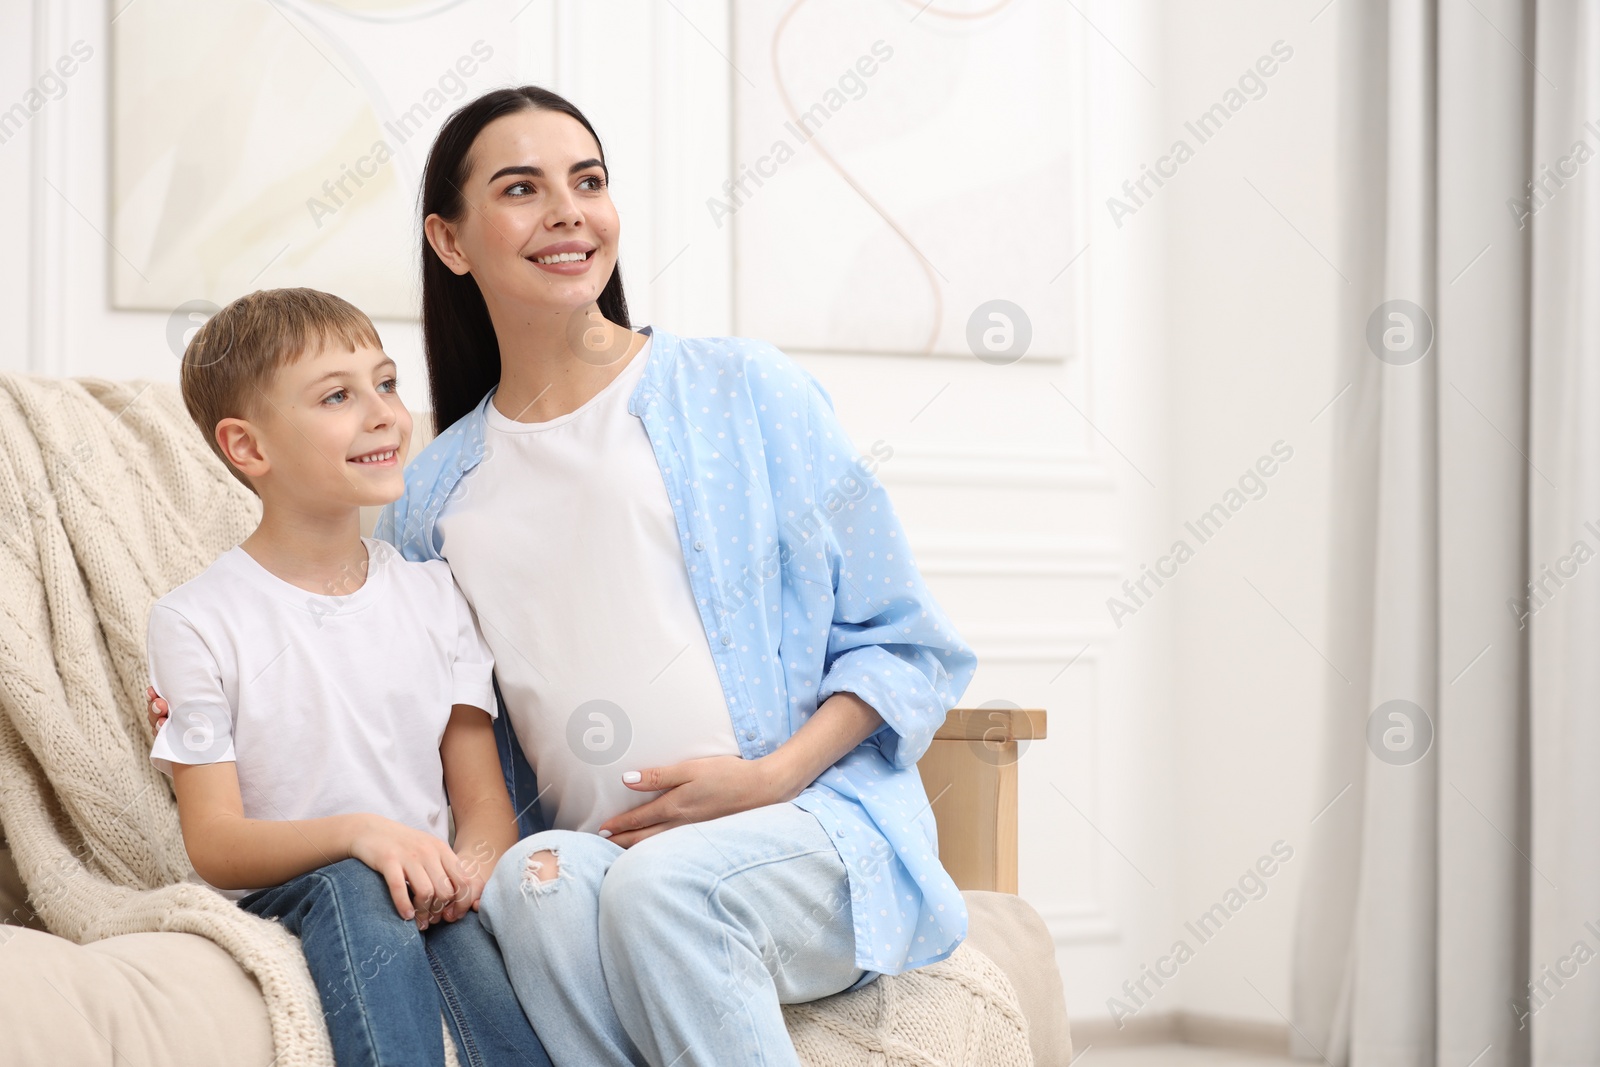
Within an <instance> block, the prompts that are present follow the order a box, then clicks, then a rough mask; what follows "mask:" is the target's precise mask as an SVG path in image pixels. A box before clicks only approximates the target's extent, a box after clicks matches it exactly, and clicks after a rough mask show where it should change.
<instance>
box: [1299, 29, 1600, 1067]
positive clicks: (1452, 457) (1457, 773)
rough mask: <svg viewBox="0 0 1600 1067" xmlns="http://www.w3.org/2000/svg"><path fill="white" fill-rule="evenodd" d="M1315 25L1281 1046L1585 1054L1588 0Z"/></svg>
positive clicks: (1593, 788) (1597, 330) (1598, 188)
mask: <svg viewBox="0 0 1600 1067" xmlns="http://www.w3.org/2000/svg"><path fill="white" fill-rule="evenodd" d="M1329 17H1333V18H1335V19H1336V20H1337V21H1338V36H1339V45H1338V50H1339V57H1338V63H1339V65H1340V80H1341V85H1340V114H1339V119H1338V129H1337V131H1336V137H1337V142H1338V151H1339V156H1338V158H1339V168H1340V175H1339V178H1340V212H1341V226H1342V233H1341V237H1340V245H1339V248H1338V251H1337V254H1336V255H1335V257H1334V258H1335V262H1336V263H1337V264H1338V266H1339V269H1340V271H1341V273H1342V274H1343V275H1344V276H1345V277H1346V278H1347V279H1348V281H1347V282H1345V283H1343V284H1342V285H1341V288H1342V290H1343V297H1344V299H1343V307H1342V309H1341V314H1340V330H1341V334H1340V339H1339V341H1340V351H1341V369H1342V373H1341V376H1340V384H1341V385H1342V384H1345V383H1348V384H1349V388H1348V390H1346V391H1345V392H1344V393H1343V394H1342V395H1341V396H1340V398H1339V399H1338V400H1337V401H1336V403H1335V405H1334V407H1333V409H1332V411H1333V412H1334V413H1336V417H1337V419H1338V423H1337V429H1336V431H1335V447H1336V450H1337V451H1336V457H1337V458H1336V460H1335V479H1334V493H1335V498H1334V501H1333V514H1334V516H1335V518H1334V529H1333V537H1332V547H1333V556H1334V559H1333V595H1332V598H1331V609H1330V610H1331V612H1332V618H1331V620H1330V621H1331V627H1330V631H1329V633H1330V637H1329V644H1330V647H1329V649H1328V657H1329V659H1330V660H1331V661H1332V663H1333V664H1334V665H1335V667H1336V668H1337V672H1332V673H1330V676H1329V681H1328V692H1329V699H1328V701H1327V708H1328V719H1327V723H1326V730H1325V746H1324V751H1325V753H1326V754H1325V757H1324V773H1323V775H1322V777H1321V780H1320V788H1321V789H1322V793H1321V797H1322V799H1324V800H1326V801H1329V802H1331V803H1330V804H1329V806H1328V807H1327V808H1326V810H1324V811H1323V812H1322V813H1321V814H1320V815H1318V817H1317V819H1316V821H1315V822H1314V823H1313V826H1312V839H1311V848H1310V849H1309V855H1308V863H1309V865H1310V870H1309V872H1308V876H1307V882H1306V889H1305V893H1304V896H1303V899H1302V901H1301V909H1300V915H1299V923H1298V929H1297V935H1296V944H1295V957H1294V1009H1293V1026H1292V1029H1291V1040H1292V1042H1293V1045H1294V1050H1295V1054H1296V1055H1297V1056H1299V1057H1303V1058H1309V1059H1323V1058H1326V1060H1327V1061H1328V1062H1330V1063H1332V1064H1335V1065H1341V1067H1342V1065H1344V1064H1351V1065H1354V1067H1390V1065H1393V1067H1424V1065H1426V1067H1434V1065H1441V1067H1469V1065H1470V1067H1497V1065H1524V1064H1532V1065H1535V1067H1557V1065H1560V1067H1565V1065H1569V1064H1574V1065H1575V1064H1589V1065H1594V1064H1600V4H1596V3H1595V2H1594V0H1438V2H1428V0H1391V2H1389V3H1387V4H1385V3H1379V2H1370V0H1369V2H1365V3H1364V2H1362V0H1339V2H1338V3H1337V4H1336V6H1335V7H1334V8H1333V9H1331V10H1330V11H1329ZM1530 180H1531V181H1532V182H1533V185H1532V186H1531V187H1530V185H1529V182H1530ZM1391 301H1408V302H1410V304H1412V305H1415V306H1416V307H1415V309H1411V308H1407V307H1406V306H1405V305H1396V304H1390V303H1388V302H1391ZM1375 313H1376V314H1375ZM1430 323H1431V326H1432V330H1433V340H1432V344H1431V347H1429V348H1428V349H1427V350H1426V352H1425V354H1422V352H1420V351H1419V347H1418V346H1419V344H1420V342H1419V338H1421V337H1422V336H1423V334H1424V332H1425V330H1426V328H1427V327H1428V326H1429V324H1430ZM1530 581H1532V582H1533V583H1534V584H1533V586H1532V588H1531V589H1530V586H1529V583H1530ZM1394 701H1405V702H1409V705H1408V704H1395V703H1391V702H1394ZM1412 706H1414V708H1413V707H1412ZM1374 719H1376V722H1374ZM1430 733H1431V738H1430V737H1429V736H1428V735H1429V734H1430ZM1530 983H1531V984H1532V985H1531V988H1530Z"/></svg>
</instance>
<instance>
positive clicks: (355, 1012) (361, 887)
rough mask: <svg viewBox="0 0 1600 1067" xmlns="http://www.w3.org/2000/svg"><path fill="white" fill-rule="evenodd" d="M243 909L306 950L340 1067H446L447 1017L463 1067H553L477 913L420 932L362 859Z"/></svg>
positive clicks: (259, 897) (257, 897) (259, 896)
mask: <svg viewBox="0 0 1600 1067" xmlns="http://www.w3.org/2000/svg"><path fill="white" fill-rule="evenodd" d="M239 906H240V907H241V908H244V909H245V910H247V911H250V912H253V913H254V914H256V915H260V916H261V917H263V918H267V919H277V920H279V921H280V922H281V923H282V924H283V927H284V928H285V929H286V930H289V931H290V932H291V933H293V934H295V935H296V936H298V937H299V938H300V944H301V947H302V948H303V949H304V950H305V955H306V963H307V964H308V965H309V966H310V969H311V976H312V978H314V979H315V980H316V983H317V992H318V993H320V994H321V996H322V1011H323V1015H324V1017H325V1018H326V1020H327V1023H328V1033H329V1036H330V1037H331V1038H332V1040H333V1055H334V1059H335V1060H336V1061H337V1062H338V1064H339V1067H379V1065H380V1064H381V1065H382V1067H410V1065H412V1064H415V1065H417V1067H438V1065H439V1064H441V1063H443V1062H444V1039H443V1037H442V1036H441V1034H440V1031H439V1014H440V1010H441V1009H443V1010H444V1014H445V1017H446V1018H447V1019H448V1020H449V1025H450V1030H451V1033H452V1034H453V1035H454V1036H455V1042H456V1053H457V1055H458V1056H459V1057H460V1060H461V1063H462V1064H463V1067H498V1065H501V1064H506V1065H511V1064H515V1065H517V1067H550V1059H549V1057H548V1056H546V1055H545V1051H544V1046H543V1045H541V1044H540V1043H539V1038H538V1037H537V1035H535V1034H534V1032H533V1027H532V1026H530V1025H529V1024H528V1018H527V1016H526V1015H525V1014H523V1011H522V1008H521V1006H520V1005H519V1004H518V1003H517V998H516V994H515V992H513V990H512V988H511V983H510V980H509V979H508V978H507V976H506V969H505V966H504V965H503V964H502V963H501V962H500V950H499V949H498V948H497V947H496V946H495V943H494V939H493V938H491V937H490V936H489V935H488V933H487V932H485V930H484V929H483V926H482V925H481V924H480V923H479V921H478V913H477V912H472V911H469V912H467V914H466V915H464V916H462V917H461V918H460V919H458V920H457V921H455V922H453V923H446V922H441V923H439V924H438V925H437V926H430V927H428V929H427V930H426V931H425V932H423V931H418V930H417V927H416V924H415V923H414V922H409V921H407V920H405V919H402V918H401V917H400V914H399V912H397V911H396V910H395V906H394V900H393V899H392V898H391V897H390V895H389V887H388V885H387V884H385V882H384V880H383V876H382V875H380V874H379V873H378V872H377V871H374V870H373V869H372V868H370V867H368V866H367V865H366V864H364V863H362V862H361V861H360V860H356V859H347V860H341V861H340V862H338V863H334V864H330V865H328V866H326V867H319V868H318V869H317V870H314V871H309V872H307V873H306V874H303V875H301V876H300V877H298V878H295V879H293V880H291V881H288V882H285V883H284V884H283V885H280V886H274V887H272V888H271V889H262V890H259V891H257V892H255V893H251V894H250V895H249V896H247V897H245V898H244V899H242V900H240V901H239Z"/></svg>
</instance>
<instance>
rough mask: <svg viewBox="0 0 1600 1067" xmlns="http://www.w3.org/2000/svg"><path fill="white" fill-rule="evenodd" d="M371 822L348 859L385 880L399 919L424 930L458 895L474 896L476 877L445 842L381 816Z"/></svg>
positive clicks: (375, 816) (371, 817) (351, 850)
mask: <svg viewBox="0 0 1600 1067" xmlns="http://www.w3.org/2000/svg"><path fill="white" fill-rule="evenodd" d="M369 820H370V821H369V822H368V823H367V825H366V827H365V828H364V829H363V830H361V831H360V832H358V833H357V834H356V836H355V839H354V840H352V841H351V842H350V854H351V855H352V856H354V857H355V858H356V859H358V860H360V861H361V862H362V863H365V864H366V865H367V866H368V867H371V868H372V869H373V870H375V871H377V872H378V873H379V874H381V875H383V880H384V881H385V882H387V883H388V884H389V895H390V896H391V897H392V898H393V899H394V906H395V910H396V911H398V912H399V913H400V917H401V918H403V919H415V920H416V923H417V929H418V930H426V929H427V928H428V927H429V926H431V925H433V924H434V923H436V922H438V921H439V920H440V918H441V917H442V913H443V912H444V911H445V909H446V908H447V907H449V905H450V903H451V901H452V900H453V899H454V898H455V897H456V896H457V895H458V894H461V893H463V892H471V882H472V877H471V876H470V875H469V874H467V872H466V870H465V869H463V867H462V865H461V860H460V859H459V858H458V857H457V856H456V854H455V853H454V852H453V851H451V848H450V846H449V845H447V844H446V843H445V842H443V841H441V840H439V839H438V838H437V837H434V836H433V835H432V834H429V833H424V832H423V831H421V830H413V829H412V828H411V827H409V826H404V825H402V824H400V823H397V822H395V821H393V820H392V819H385V818H383V817H382V816H380V815H372V816H369ZM407 883H409V884H410V892H409V894H408V893H407V889H406V887H407ZM478 891H479V892H481V891H482V889H481V887H480V888H479V890H478Z"/></svg>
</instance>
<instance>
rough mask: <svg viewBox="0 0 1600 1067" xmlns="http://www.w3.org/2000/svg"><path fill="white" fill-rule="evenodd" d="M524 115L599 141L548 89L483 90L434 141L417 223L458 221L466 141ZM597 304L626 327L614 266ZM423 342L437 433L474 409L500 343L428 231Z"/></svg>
mask: <svg viewBox="0 0 1600 1067" xmlns="http://www.w3.org/2000/svg"><path fill="white" fill-rule="evenodd" d="M530 110H537V111H559V112H561V113H562V114H564V115H571V116H572V117H573V118H575V119H577V120H578V121H579V122H581V123H583V128H584V129H586V130H588V131H589V133H590V135H591V136H593V137H594V143H595V144H596V145H599V144H600V135H599V134H596V133H595V132H594V127H593V126H591V125H589V120H588V119H586V118H584V117H583V112H581V111H579V110H578V109H577V108H576V107H574V106H573V105H572V104H571V103H569V102H568V101H567V100H566V98H564V97H561V96H557V95H556V94H555V93H552V92H550V91H549V90H548V89H540V88H539V87H537V86H534V85H524V86H522V87H521V88H519V89H496V90H495V91H494V92H491V93H485V94H484V95H483V96H480V97H478V99H476V100H474V101H472V102H471V103H470V104H467V105H466V106H465V107H463V108H461V109H460V110H459V111H457V112H456V113H455V114H453V115H451V116H450V118H449V120H448V121H446V122H445V124H444V127H443V128H442V129H440V130H439V136H438V137H436V138H435V139H434V142H433V148H432V150H430V151H429V153H428V166H427V169H426V170H425V171H424V172H423V175H422V218H424V219H426V218H427V217H428V216H429V215H433V214H437V215H438V216H439V217H440V218H443V219H446V220H448V221H450V222H456V221H459V220H460V218H461V215H462V212H463V211H465V210H466V204H465V203H464V202H463V200H462V196H461V189H462V187H463V186H464V185H466V183H467V170H466V168H467V154H468V152H470V151H471V149H472V142H473V141H475V140H477V137H478V134H479V133H480V132H481V131H482V130H483V128H484V127H485V126H487V125H489V123H491V122H493V121H494V120H495V119H497V118H500V117H501V116H503V115H511V114H515V113H516V112H518V111H530ZM600 159H601V161H602V162H603V161H604V160H605V148H604V147H601V148H600ZM599 304H600V313H601V314H602V315H604V316H605V317H606V318H608V319H610V320H611V321H612V322H614V323H616V324H617V325H619V326H627V327H631V325H632V324H631V323H630V322H629V321H628V300H627V298H626V297H625V296H623V293H622V268H621V266H620V265H619V266H617V267H616V269H614V270H612V272H611V278H610V279H609V280H608V281H607V282H606V287H605V289H604V290H602V291H601V293H600V300H599ZM422 344H423V351H424V352H425V353H426V354H427V358H428V391H429V393H430V394H431V396H432V398H433V425H434V429H435V430H436V431H437V432H443V431H444V430H445V429H446V428H447V427H449V426H450V424H451V423H453V422H455V421H456V420H457V419H459V418H461V416H463V415H465V414H467V412H469V411H471V410H472V409H473V408H475V407H477V406H478V401H480V400H482V399H483V396H484V394H485V393H487V392H488V391H489V390H490V389H492V388H493V387H494V385H495V383H496V382H498V381H499V380H500V342H499V340H498V339H496V337H495V333H494V323H493V322H491V321H490V319H489V309H488V307H487V306H486V305H485V304H484V302H483V294H482V293H481V292H479V291H478V283H477V281H476V280H475V279H474V278H473V277H472V275H471V274H457V273H455V272H454V271H452V270H451V269H450V268H449V267H447V266H445V264H444V261H443V260H441V259H440V258H439V256H438V254H437V253H435V252H434V250H433V246H432V245H430V244H429V243H428V237H427V234H426V233H424V234H423V235H422Z"/></svg>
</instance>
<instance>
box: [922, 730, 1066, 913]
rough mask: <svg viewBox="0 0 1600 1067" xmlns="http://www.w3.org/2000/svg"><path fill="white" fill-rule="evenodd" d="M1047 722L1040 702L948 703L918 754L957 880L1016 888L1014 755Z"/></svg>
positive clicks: (944, 858)
mask: <svg viewBox="0 0 1600 1067" xmlns="http://www.w3.org/2000/svg"><path fill="white" fill-rule="evenodd" d="M1046 726H1047V716H1046V714H1045V712H1044V711H1043V710H1042V709H1039V708H953V709H951V711H950V712H949V714H947V715H946V716H945V720H944V725H943V726H941V727H940V728H939V731H938V732H937V733H935V734H934V735H933V743H932V744H930V745H929V746H928V751H927V752H926V753H925V754H924V755H923V757H922V759H921V760H919V761H918V763H917V770H918V771H920V772H921V774H922V785H923V788H924V789H926V790H927V791H928V800H929V802H930V803H931V804H932V805H933V817H934V821H935V822H936V823H937V824H938V827H939V860H940V862H942V863H943V864H944V867H945V870H947V871H949V872H950V876H951V877H952V878H954V879H955V883H956V885H957V886H958V887H960V888H962V889H987V890H991V891H994V892H999V893H1015V892H1016V891H1017V760H1018V758H1020V756H1021V752H1022V749H1021V743H1022V742H1027V741H1035V740H1040V739H1042V738H1043V737H1044V736H1045V734H1046Z"/></svg>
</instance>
